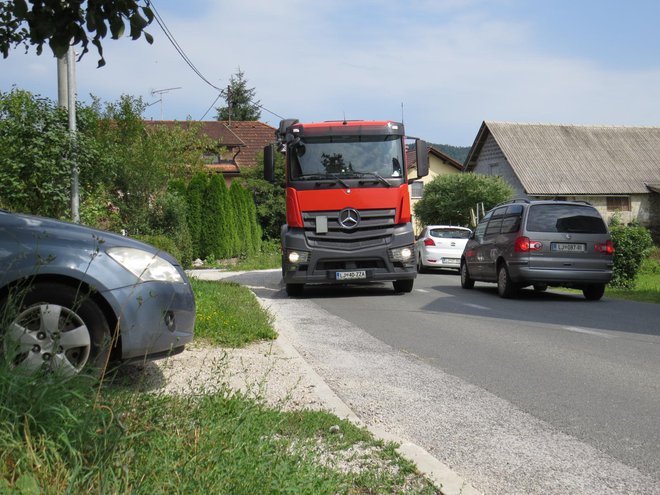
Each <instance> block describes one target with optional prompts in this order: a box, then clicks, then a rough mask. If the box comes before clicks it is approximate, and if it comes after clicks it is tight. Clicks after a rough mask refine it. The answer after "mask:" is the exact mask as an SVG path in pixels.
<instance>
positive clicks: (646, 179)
mask: <svg viewBox="0 0 660 495" xmlns="http://www.w3.org/2000/svg"><path fill="white" fill-rule="evenodd" d="M489 133H490V134H492V136H493V138H494V139H495V141H496V142H497V144H498V145H499V147H500V149H501V150H502V152H503V153H504V155H505V156H506V158H507V160H508V162H509V164H510V165H511V167H512V168H513V170H514V172H515V173H516V175H517V176H518V178H519V179H520V181H521V183H522V184H523V187H524V188H525V190H526V191H527V193H528V194H531V195H545V194H550V195H556V194H567V195H568V194H598V195H600V194H634V193H648V192H649V188H648V187H647V186H646V184H648V183H654V182H659V181H660V127H622V126H581V125H551V124H517V123H504V122H491V121H486V122H484V123H483V125H482V127H481V130H480V131H479V135H478V136H477V139H476V140H475V143H474V145H473V146H472V149H471V151H470V155H469V156H468V158H467V160H466V162H465V163H466V167H465V168H466V170H468V171H469V170H471V169H473V168H474V166H475V165H476V158H477V157H478V155H479V151H480V149H481V147H482V146H483V144H484V142H485V140H486V138H487V136H488V134H489Z"/></svg>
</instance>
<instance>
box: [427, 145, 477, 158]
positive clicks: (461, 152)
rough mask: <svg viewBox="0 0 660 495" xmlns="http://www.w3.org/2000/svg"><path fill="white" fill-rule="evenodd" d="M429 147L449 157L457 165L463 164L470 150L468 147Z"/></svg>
mask: <svg viewBox="0 0 660 495" xmlns="http://www.w3.org/2000/svg"><path fill="white" fill-rule="evenodd" d="M431 146H433V147H434V148H435V149H438V150H440V151H442V152H443V153H444V154H445V155H449V156H450V157H451V158H453V159H454V160H456V161H457V162H458V163H465V159H466V158H467V157H468V154H469V153H470V150H471V149H472V148H471V147H470V146H452V145H450V144H432V145H431Z"/></svg>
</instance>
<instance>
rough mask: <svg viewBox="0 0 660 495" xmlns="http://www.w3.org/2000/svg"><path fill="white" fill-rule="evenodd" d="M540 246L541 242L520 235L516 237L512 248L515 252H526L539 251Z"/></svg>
mask: <svg viewBox="0 0 660 495" xmlns="http://www.w3.org/2000/svg"><path fill="white" fill-rule="evenodd" d="M542 247H543V243H541V242H539V241H532V240H530V239H529V237H525V236H520V237H518V238H516V242H515V243H514V248H513V250H514V251H515V252H516V253H528V252H530V251H540V250H541V248H542Z"/></svg>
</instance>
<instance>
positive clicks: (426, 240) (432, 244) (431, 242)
mask: <svg viewBox="0 0 660 495" xmlns="http://www.w3.org/2000/svg"><path fill="white" fill-rule="evenodd" d="M424 245H425V246H435V242H433V239H428V238H426V239H424Z"/></svg>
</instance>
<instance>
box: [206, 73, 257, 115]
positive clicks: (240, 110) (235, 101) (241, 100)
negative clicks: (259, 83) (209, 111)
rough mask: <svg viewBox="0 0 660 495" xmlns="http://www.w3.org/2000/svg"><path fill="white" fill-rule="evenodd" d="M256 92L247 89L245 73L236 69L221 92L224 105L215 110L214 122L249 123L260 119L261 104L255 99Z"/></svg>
mask: <svg viewBox="0 0 660 495" xmlns="http://www.w3.org/2000/svg"><path fill="white" fill-rule="evenodd" d="M256 93H257V91H256V89H254V88H248V87H247V79H245V73H244V72H243V71H242V70H241V69H240V67H239V68H238V72H237V73H236V74H234V75H232V76H231V77H230V79H229V85H228V86H227V89H225V91H224V92H223V96H224V97H225V103H226V105H225V106H224V107H218V108H216V110H217V111H218V114H217V115H216V120H240V121H250V120H259V119H260V118H261V110H260V106H261V102H260V101H259V100H256V99H255V95H256Z"/></svg>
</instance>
